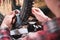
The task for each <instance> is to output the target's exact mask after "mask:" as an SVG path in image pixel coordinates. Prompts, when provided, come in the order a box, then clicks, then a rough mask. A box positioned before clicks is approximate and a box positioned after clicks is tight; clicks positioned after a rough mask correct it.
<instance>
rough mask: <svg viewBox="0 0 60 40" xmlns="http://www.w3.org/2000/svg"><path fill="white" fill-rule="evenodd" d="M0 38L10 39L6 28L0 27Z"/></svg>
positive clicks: (0, 39)
mask: <svg viewBox="0 0 60 40" xmlns="http://www.w3.org/2000/svg"><path fill="white" fill-rule="evenodd" d="M0 40H12V39H11V36H10V31H9V30H8V29H0Z"/></svg>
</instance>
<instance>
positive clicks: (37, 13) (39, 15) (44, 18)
mask: <svg viewBox="0 0 60 40" xmlns="http://www.w3.org/2000/svg"><path fill="white" fill-rule="evenodd" d="M32 13H33V14H34V15H35V17H36V18H37V20H38V21H40V22H46V21H48V20H51V18H49V17H48V16H46V15H45V14H44V13H43V12H42V11H41V10H40V9H39V8H35V7H33V8H32Z"/></svg>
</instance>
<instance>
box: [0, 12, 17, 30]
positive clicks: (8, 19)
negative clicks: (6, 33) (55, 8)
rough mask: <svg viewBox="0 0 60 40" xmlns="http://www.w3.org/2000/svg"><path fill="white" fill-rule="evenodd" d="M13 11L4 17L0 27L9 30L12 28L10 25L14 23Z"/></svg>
mask: <svg viewBox="0 0 60 40" xmlns="http://www.w3.org/2000/svg"><path fill="white" fill-rule="evenodd" d="M15 14H16V13H15V11H13V12H11V13H10V14H9V15H6V16H5V18H4V20H3V22H2V24H1V27H2V28H4V27H7V28H9V29H11V27H12V24H13V23H14V22H15V18H14V17H15Z"/></svg>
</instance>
